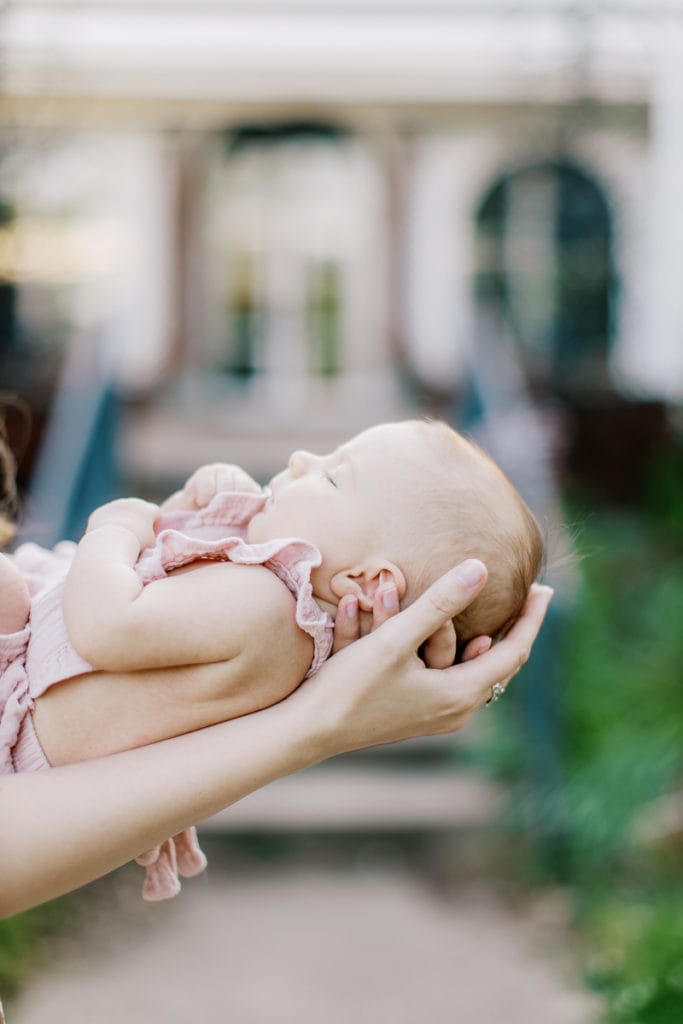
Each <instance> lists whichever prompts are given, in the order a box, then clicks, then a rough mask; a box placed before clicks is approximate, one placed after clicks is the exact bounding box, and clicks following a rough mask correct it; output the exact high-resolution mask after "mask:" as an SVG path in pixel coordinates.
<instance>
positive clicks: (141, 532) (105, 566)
mask: <svg viewBox="0 0 683 1024" xmlns="http://www.w3.org/2000/svg"><path fill="white" fill-rule="evenodd" d="M156 514H157V506H156V505H152V504H151V503H149V502H146V501H140V500H139V499H137V498H123V499H120V500H118V501H112V502H110V503H109V504H107V505H103V506H102V507H101V508H98V509H96V510H95V511H94V512H93V514H92V515H91V516H90V519H89V520H88V528H87V531H86V533H85V536H84V537H83V539H82V540H81V542H80V543H79V545H78V547H77V549H76V554H75V555H74V559H73V562H72V564H71V567H70V569H69V573H68V576H67V578H66V582H65V585H64V596H63V611H64V621H65V624H66V628H67V630H68V633H69V637H70V639H71V642H72V644H73V645H74V647H75V648H76V650H77V651H78V653H79V654H80V655H81V657H83V658H85V659H86V661H89V662H90V663H91V664H92V665H93V666H94V667H95V668H104V667H105V666H104V665H100V664H99V662H98V651H99V649H100V647H102V648H103V649H105V650H112V649H113V648H115V647H116V646H117V645H121V644H125V642H126V641H125V637H124V636H122V635H121V633H120V632H119V630H118V626H119V623H120V620H121V617H122V615H124V614H125V613H126V612H128V611H129V610H130V608H131V606H132V605H133V604H134V602H135V601H136V599H137V598H138V597H139V596H140V594H141V593H142V584H141V582H140V580H139V579H138V577H137V575H136V573H135V568H134V567H135V563H136V561H137V558H138V555H139V554H140V551H141V550H142V549H143V548H144V547H147V546H149V545H152V544H153V543H154V542H155V535H154V518H155V516H156Z"/></svg>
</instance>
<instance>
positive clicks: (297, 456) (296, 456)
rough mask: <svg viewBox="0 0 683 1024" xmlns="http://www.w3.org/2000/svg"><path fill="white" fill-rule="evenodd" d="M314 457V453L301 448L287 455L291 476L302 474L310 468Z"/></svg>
mask: <svg viewBox="0 0 683 1024" xmlns="http://www.w3.org/2000/svg"><path fill="white" fill-rule="evenodd" d="M314 459H315V455H311V453H310V452H305V451H302V450H301V449H299V450H297V451H295V452H292V454H291V455H290V456H289V472H290V473H291V474H292V476H293V477H298V476H303V475H304V473H307V472H308V470H309V469H310V467H311V463H312V462H313V460H314Z"/></svg>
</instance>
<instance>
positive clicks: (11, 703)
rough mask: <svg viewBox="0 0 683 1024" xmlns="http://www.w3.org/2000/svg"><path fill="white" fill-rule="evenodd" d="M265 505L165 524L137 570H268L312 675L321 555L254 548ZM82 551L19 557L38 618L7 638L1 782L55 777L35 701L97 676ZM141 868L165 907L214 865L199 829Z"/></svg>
mask: <svg viewBox="0 0 683 1024" xmlns="http://www.w3.org/2000/svg"><path fill="white" fill-rule="evenodd" d="M266 501H267V496H266V495H255V494H242V493H222V494H217V495H216V496H215V498H214V499H213V500H212V501H211V503H210V504H209V505H208V506H207V507H206V508H204V509H199V510H197V511H190V512H187V511H176V512H169V513H166V514H164V515H163V516H162V517H161V519H160V521H159V523H158V527H157V541H156V544H155V546H154V547H153V548H148V549H147V550H146V551H144V552H142V554H141V555H140V557H139V559H138V561H137V564H136V567H135V570H136V572H137V574H138V576H139V578H140V580H141V582H142V583H143V584H144V585H146V584H147V583H150V582H152V581H153V580H159V579H163V578H164V577H165V576H167V575H168V573H170V572H171V571H172V570H173V569H178V568H180V567H181V566H184V565H189V564H190V563H192V562H197V561H202V560H207V559H208V560H213V561H227V562H235V563H238V564H241V565H265V566H266V567H267V568H269V569H270V570H271V571H272V572H274V573H275V574H276V576H278V577H279V579H281V580H282V581H283V582H284V583H285V584H286V586H287V587H288V589H289V590H290V591H291V593H292V594H293V595H294V597H295V599H296V621H297V624H298V625H299V627H300V628H301V629H303V630H304V631H305V632H307V633H309V634H310V636H311V637H312V638H313V642H314V652H313V660H312V662H311V667H310V669H309V671H308V675H311V674H312V673H313V672H315V671H316V670H317V669H318V668H319V667H320V665H321V664H322V663H323V661H325V659H326V658H327V657H328V655H329V653H330V650H331V648H332V629H333V624H332V620H331V619H330V617H329V616H328V615H327V614H326V613H325V612H323V611H322V610H321V609H320V607H319V606H318V604H317V603H316V601H315V599H314V597H313V588H312V585H311V572H312V571H313V569H315V568H316V567H317V566H319V565H320V562H321V556H320V552H319V551H318V549H317V548H315V547H314V546H313V545H312V544H309V543H308V541H305V540H299V539H295V538H285V539H282V540H273V541H268V542H267V543H265V544H249V543H248V542H247V540H246V531H247V526H248V524H249V521H250V520H251V518H252V517H253V516H254V515H256V513H257V512H260V511H261V510H262V509H263V507H264V505H265V503H266ZM75 550H76V545H75V544H73V543H71V542H68V541H66V542H63V543H61V544H58V545H57V547H56V548H54V549H53V550H52V551H47V550H46V549H44V548H40V547H38V545H36V544H24V545H22V546H21V547H20V548H18V550H17V551H16V553H15V554H14V555H13V556H12V557H13V559H14V562H15V564H16V565H17V566H18V568H19V569H20V571H21V572H22V574H23V576H24V578H25V580H26V582H27V585H28V588H29V593H30V595H31V615H30V619H29V622H28V624H27V625H26V626H25V627H24V629H22V630H19V631H18V632H16V633H6V634H0V774H9V773H12V772H24V771H38V770H40V769H43V768H49V767H50V765H49V762H48V760H47V758H46V756H45V754H44V752H43V750H42V748H41V746H40V742H39V740H38V736H37V735H36V732H35V729H34V727H33V719H32V717H31V711H32V709H33V707H34V704H35V701H36V700H37V699H38V698H39V697H41V696H42V695H43V694H44V693H45V692H46V690H48V689H49V688H50V687H51V686H54V685H56V684H57V683H59V682H62V681H63V680H66V679H70V678H72V677H73V676H77V675H81V674H83V673H85V672H91V671H92V666H91V665H89V664H88V662H87V661H85V660H84V659H83V658H81V657H80V655H79V654H78V653H77V652H76V651H75V650H74V648H73V646H72V645H71V642H70V640H69V637H68V634H67V631H66V627H65V625H64V617H63V615H62V592H63V588H64V580H65V579H66V575H67V572H68V570H69V565H70V564H71V560H72V558H73V555H74V552H75ZM138 863H141V864H143V865H144V866H145V867H146V869H147V872H146V878H145V884H144V887H143V896H144V897H145V899H149V900H158V899H166V898H168V897H170V896H175V895H176V893H177V892H179V890H180V882H179V880H178V873H180V874H181V875H183V876H184V877H190V876H192V875H195V874H198V873H199V872H200V871H202V870H203V869H204V867H205V866H206V858H205V857H204V854H203V853H202V851H201V850H200V848H199V844H198V842H197V838H196V832H195V829H188V830H186V831H185V832H182V833H180V834H179V835H177V836H174V837H172V838H171V839H167V840H166V842H165V843H163V844H162V845H161V846H160V847H157V848H156V849H155V850H151V851H148V852H147V853H145V854H143V855H142V856H141V857H139V858H138Z"/></svg>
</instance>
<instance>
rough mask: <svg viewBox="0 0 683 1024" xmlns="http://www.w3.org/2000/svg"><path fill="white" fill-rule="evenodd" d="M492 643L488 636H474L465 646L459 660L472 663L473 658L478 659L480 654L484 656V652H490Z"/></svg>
mask: <svg viewBox="0 0 683 1024" xmlns="http://www.w3.org/2000/svg"><path fill="white" fill-rule="evenodd" d="M492 643H493V640H492V639H491V637H490V636H475V637H474V639H473V640H470V641H469V643H468V644H467V645H466V647H465V650H464V651H463V652H462V658H461V659H460V660H461V661H472V659H473V658H478V657H479V655H480V654H485V653H486V651H488V650H490V648H491V644H492Z"/></svg>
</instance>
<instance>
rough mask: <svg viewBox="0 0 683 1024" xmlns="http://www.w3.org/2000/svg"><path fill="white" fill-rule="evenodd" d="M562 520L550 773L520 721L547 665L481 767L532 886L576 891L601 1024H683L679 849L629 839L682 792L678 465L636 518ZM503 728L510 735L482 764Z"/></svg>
mask: <svg viewBox="0 0 683 1024" xmlns="http://www.w3.org/2000/svg"><path fill="white" fill-rule="evenodd" d="M568 518H569V520H570V521H574V522H576V521H583V522H584V526H583V528H582V531H581V536H580V538H579V543H578V548H579V552H578V553H579V556H580V558H579V562H578V569H579V571H580V574H581V586H580V590H579V594H578V597H577V601H576V604H575V607H574V608H573V610H572V611H571V612H570V613H569V614H568V615H567V617H566V622H565V624H564V627H563V628H562V630H561V642H560V643H559V645H558V649H557V650H556V657H557V659H559V664H560V666H561V678H560V685H559V686H558V689H557V694H556V695H554V697H555V696H556V699H557V702H559V704H560V709H561V713H560V716H559V723H560V730H559V731H560V736H559V746H560V755H559V757H558V760H557V763H558V772H557V774H556V775H555V774H553V772H552V771H549V772H548V773H547V775H546V776H543V777H542V778H540V779H539V778H538V772H536V773H535V774H534V771H533V770H531V768H530V767H529V766H530V763H531V758H530V754H529V751H530V750H532V749H533V748H534V745H535V744H536V743H537V740H538V736H533V735H532V734H531V732H530V731H529V723H528V716H527V720H525V716H524V714H522V709H523V704H524V698H525V694H526V695H527V696H528V695H530V694H531V689H532V687H531V682H532V680H531V678H530V674H531V673H533V672H534V670H535V669H536V667H537V664H538V663H539V661H540V662H541V663H542V661H543V658H542V657H541V658H540V659H539V658H538V657H536V658H532V660H531V662H530V664H529V666H527V671H528V672H529V676H527V677H526V678H525V677H521V678H520V679H519V680H515V685H514V686H513V687H512V688H511V690H510V694H509V695H508V697H506V701H505V709H504V714H501V713H500V712H499V710H498V708H497V711H496V716H495V729H496V732H495V733H494V734H489V735H488V737H487V738H486V743H485V745H484V747H483V748H482V751H480V756H484V757H486V756H488V757H489V764H490V766H492V767H493V769H494V770H499V771H500V770H501V769H502V771H503V773H504V774H506V775H507V777H508V778H510V777H511V776H512V781H513V786H512V794H513V801H512V808H513V809H512V812H511V813H512V814H513V815H514V819H515V823H516V825H517V827H518V828H519V829H520V830H523V831H524V833H525V835H526V836H527V838H528V839H530V840H531V848H532V850H535V851H536V857H535V858H533V856H532V853H531V851H530V860H531V863H530V865H528V866H527V868H526V870H527V872H528V874H529V876H530V877H536V878H544V877H545V878H548V875H549V874H550V876H551V877H554V878H560V879H561V880H562V881H563V882H565V883H568V884H570V885H571V886H572V887H573V891H574V893H575V898H576V908H577V920H578V922H579V925H580V927H581V929H582V931H583V933H584V936H585V938H586V940H587V942H586V946H587V949H588V953H587V957H588V962H589V971H588V974H589V981H590V983H591V984H592V985H593V986H594V987H595V988H596V989H598V990H599V991H600V992H601V993H602V994H603V995H604V996H605V998H606V1004H607V1010H606V1016H605V1019H604V1024H681V1021H683V892H682V891H681V889H682V887H681V848H680V836H678V838H677V839H676V838H675V837H673V836H672V837H671V838H670V839H669V840H668V843H667V841H666V840H664V841H663V845H662V843H660V844H654V843H652V842H651V843H649V844H648V843H646V842H645V841H644V840H643V839H642V838H639V832H638V827H637V826H638V824H639V822H641V821H642V819H643V816H644V815H647V813H648V810H649V809H650V808H651V807H652V806H653V805H654V804H655V803H656V801H657V799H658V798H659V797H661V796H662V795H664V794H667V793H672V792H681V790H683V686H682V684H683V628H682V625H683V456H682V453H681V451H678V452H677V453H676V454H674V455H673V456H671V455H669V456H667V457H666V458H663V459H661V460H660V461H659V462H658V463H657V464H656V465H655V466H654V467H653V469H652V472H651V474H650V477H649V481H648V485H647V487H646V490H645V493H644V495H643V501H642V507H641V509H640V510H639V511H638V512H637V513H636V512H634V511H633V510H630V511H628V512H626V511H624V510H621V511H615V510H613V509H611V510H610V509H604V508H603V509H597V510H596V511H594V512H592V513H591V515H590V517H589V518H586V515H585V502H584V503H583V510H582V511H581V512H580V513H579V514H572V513H570V514H569V516H568ZM536 654H538V651H537V652H536ZM535 662H536V664H535ZM536 670H537V669H536ZM543 682H544V680H541V683H542V684H543ZM540 689H541V690H543V686H542V685H541V687H540ZM536 692H538V689H537V691H536ZM500 711H501V712H502V711H503V705H502V704H501V705H500ZM501 728H502V729H504V730H510V731H511V732H513V733H514V734H515V735H514V737H510V736H507V737H505V739H504V742H502V743H501V747H500V751H499V752H497V753H496V754H495V756H491V750H492V748H493V746H494V745H495V744H496V743H498V741H499V740H500V738H501V737H500V729H501ZM675 842H678V844H679V845H678V847H677V848H675V847H674V843H675Z"/></svg>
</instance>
